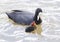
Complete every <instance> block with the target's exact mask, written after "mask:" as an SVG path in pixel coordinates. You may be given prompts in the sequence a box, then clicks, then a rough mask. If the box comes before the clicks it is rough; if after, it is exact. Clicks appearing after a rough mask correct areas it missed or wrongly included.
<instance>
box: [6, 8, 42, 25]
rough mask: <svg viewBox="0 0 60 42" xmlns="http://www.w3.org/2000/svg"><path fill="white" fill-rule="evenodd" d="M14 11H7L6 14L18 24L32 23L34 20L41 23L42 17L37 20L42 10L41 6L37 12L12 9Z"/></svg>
mask: <svg viewBox="0 0 60 42" xmlns="http://www.w3.org/2000/svg"><path fill="white" fill-rule="evenodd" d="M12 11H13V12H11V13H8V12H6V14H7V15H8V17H9V18H10V19H11V20H13V21H14V22H16V23H18V24H25V25H30V24H31V23H32V22H33V21H35V23H36V24H40V23H41V22H42V20H41V18H40V17H39V20H37V17H38V15H39V13H40V12H42V9H40V8H37V9H36V11H35V14H33V13H30V12H27V11H21V10H12Z"/></svg>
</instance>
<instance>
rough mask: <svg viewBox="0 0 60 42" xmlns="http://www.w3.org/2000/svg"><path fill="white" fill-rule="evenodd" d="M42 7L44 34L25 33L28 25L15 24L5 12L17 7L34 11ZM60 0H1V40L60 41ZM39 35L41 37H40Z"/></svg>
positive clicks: (9, 41)
mask: <svg viewBox="0 0 60 42" xmlns="http://www.w3.org/2000/svg"><path fill="white" fill-rule="evenodd" d="M38 7H39V8H42V10H43V13H42V14H40V16H41V18H42V20H43V22H42V29H43V32H42V36H40V37H39V35H35V34H27V33H25V28H26V26H20V25H14V24H12V22H10V21H9V18H8V16H7V15H6V14H5V12H8V11H11V10H14V9H17V10H24V11H29V12H32V13H34V12H35V10H36V8H38ZM59 14H60V1H59V0H5V1H3V0H2V1H1V0H0V42H60V15H59ZM38 37H39V39H38Z"/></svg>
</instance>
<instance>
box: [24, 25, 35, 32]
mask: <svg viewBox="0 0 60 42" xmlns="http://www.w3.org/2000/svg"><path fill="white" fill-rule="evenodd" d="M35 29H36V28H34V27H33V26H30V27H27V28H26V29H25V32H29V33H30V32H32V31H34V30H35Z"/></svg>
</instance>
